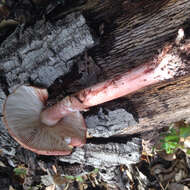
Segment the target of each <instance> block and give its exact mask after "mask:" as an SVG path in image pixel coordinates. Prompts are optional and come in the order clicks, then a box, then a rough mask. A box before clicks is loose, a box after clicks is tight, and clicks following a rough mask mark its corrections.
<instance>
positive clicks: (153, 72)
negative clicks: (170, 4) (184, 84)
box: [41, 46, 182, 125]
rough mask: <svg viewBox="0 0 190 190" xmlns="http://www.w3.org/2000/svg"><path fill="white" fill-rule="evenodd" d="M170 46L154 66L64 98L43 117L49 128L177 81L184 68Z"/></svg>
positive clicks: (44, 112) (139, 67) (152, 63)
mask: <svg viewBox="0 0 190 190" xmlns="http://www.w3.org/2000/svg"><path fill="white" fill-rule="evenodd" d="M169 50H171V46H167V47H166V48H165V49H164V50H163V51H162V53H161V54H160V55H159V56H158V58H157V59H155V60H154V61H152V62H148V63H146V64H144V65H140V66H138V67H136V68H134V69H132V70H130V71H128V72H126V73H124V74H123V75H120V76H117V77H114V78H112V79H109V80H106V81H105V82H101V83H98V84H96V85H94V86H91V87H89V88H86V89H83V90H81V91H79V92H77V93H75V94H73V95H71V96H69V97H66V98H64V99H63V100H61V101H60V102H58V103H57V104H55V105H54V106H52V107H50V108H47V109H46V110H44V111H43V112H42V113H41V120H42V122H43V123H45V124H46V125H54V124H55V123H57V122H58V121H59V120H60V119H61V118H63V117H64V116H65V115H66V114H68V113H70V112H73V111H84V110H85V109H87V108H89V107H92V106H95V105H98V104H102V103H104V102H108V101H110V100H113V99H116V98H119V97H122V96H125V95H128V94H130V93H133V92H135V91H137V90H139V89H142V88H144V87H147V86H149V85H152V84H155V83H158V82H160V81H163V80H166V79H170V78H173V77H174V76H175V75H176V74H177V72H178V70H179V69H180V68H181V67H182V61H181V59H180V58H179V57H178V56H175V55H173V54H169V53H168V52H169Z"/></svg>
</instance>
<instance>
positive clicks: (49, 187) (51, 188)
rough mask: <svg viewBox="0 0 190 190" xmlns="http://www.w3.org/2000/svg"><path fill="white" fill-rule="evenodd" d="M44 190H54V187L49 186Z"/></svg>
mask: <svg viewBox="0 0 190 190" xmlns="http://www.w3.org/2000/svg"><path fill="white" fill-rule="evenodd" d="M45 190H55V185H54V184H53V185H50V186H48V187H46V189H45Z"/></svg>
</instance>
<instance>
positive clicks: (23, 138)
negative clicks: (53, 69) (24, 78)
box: [3, 86, 86, 155]
mask: <svg viewBox="0 0 190 190" xmlns="http://www.w3.org/2000/svg"><path fill="white" fill-rule="evenodd" d="M47 98H48V93H47V90H45V89H40V88H36V87H31V86H20V87H18V88H17V89H16V90H15V91H14V92H13V93H12V94H10V95H9V96H8V98H7V100H6V102H5V104H4V109H3V115H4V123H5V126H6V127H7V129H8V131H9V133H10V134H11V136H12V137H13V138H14V139H15V140H16V141H17V142H19V143H20V144H21V145H22V146H23V147H25V148H26V149H29V150H31V151H33V152H36V153H38V154H43V155H68V154H70V153H71V152H72V148H73V146H82V145H83V144H84V143H85V139H86V125H85V122H84V119H83V117H82V115H81V113H80V112H79V111H76V112H68V113H67V114H66V115H64V117H63V118H62V119H60V120H59V122H57V123H56V124H55V125H51V126H48V125H46V124H44V123H42V122H41V120H40V113H41V112H42V110H43V109H44V108H45V103H46V100H47Z"/></svg>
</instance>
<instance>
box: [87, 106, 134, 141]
mask: <svg viewBox="0 0 190 190" xmlns="http://www.w3.org/2000/svg"><path fill="white" fill-rule="evenodd" d="M85 121H86V124H87V126H88V134H89V135H90V136H92V137H110V136H112V135H116V134H118V133H121V132H122V130H124V129H126V128H127V127H131V126H134V125H136V124H137V122H136V121H135V119H134V118H133V115H132V114H130V113H128V112H127V111H126V110H125V109H123V108H120V109H116V110H113V111H111V110H108V109H106V110H103V108H100V109H99V111H98V113H97V114H94V115H90V116H87V117H86V118H85Z"/></svg>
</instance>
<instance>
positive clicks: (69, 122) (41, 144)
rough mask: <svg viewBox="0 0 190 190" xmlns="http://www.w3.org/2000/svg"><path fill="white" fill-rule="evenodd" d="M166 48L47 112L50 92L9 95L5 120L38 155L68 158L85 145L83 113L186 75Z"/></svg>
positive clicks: (22, 90) (24, 90) (26, 89)
mask: <svg viewBox="0 0 190 190" xmlns="http://www.w3.org/2000/svg"><path fill="white" fill-rule="evenodd" d="M171 49H172V45H167V46H166V47H165V48H164V49H163V51H162V52H161V53H160V54H159V55H158V57H157V58H156V59H154V60H153V61H150V62H147V63H145V64H143V65H140V66H138V67H136V68H134V69H132V70H130V71H128V72H126V73H124V74H123V75H121V76H117V77H114V78H112V79H109V80H107V81H105V82H102V83H99V84H96V85H94V86H91V87H89V88H86V89H83V90H81V91H79V92H77V93H75V94H73V95H71V96H67V97H65V98H64V99H63V100H61V101H60V102H58V103H57V104H55V105H53V106H51V107H49V108H46V109H45V106H44V105H45V102H46V100H47V98H48V95H47V91H46V90H44V89H39V88H35V87H29V86H21V87H19V88H18V89H17V90H16V91H15V92H13V93H12V94H11V95H9V96H8V98H7V100H6V103H5V105H4V121H5V124H6V126H7V128H8V130H9V132H10V134H11V135H12V136H13V138H15V139H16V140H17V141H18V142H19V143H20V144H21V145H22V146H24V147H25V148H28V149H29V150H32V151H34V152H36V153H39V154H46V155H67V154H70V153H71V151H72V147H73V146H82V145H83V144H84V143H85V138H86V125H85V122H84V119H83V116H82V115H81V113H80V111H87V109H88V108H90V107H92V106H95V105H98V104H102V103H104V102H107V101H111V100H113V99H116V98H119V97H122V96H125V95H127V94H130V93H133V92H135V91H137V90H139V89H142V88H144V87H147V86H149V85H153V84H155V83H158V82H161V81H163V80H167V79H171V78H173V77H174V76H176V75H178V73H179V70H180V72H183V67H184V65H183V62H182V60H181V58H180V57H179V56H178V55H175V54H174V53H171V52H170V50H171Z"/></svg>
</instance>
